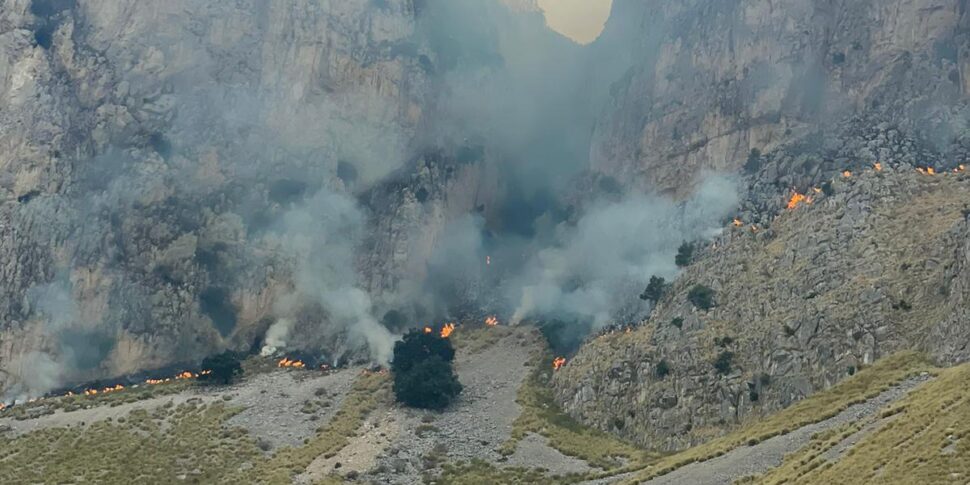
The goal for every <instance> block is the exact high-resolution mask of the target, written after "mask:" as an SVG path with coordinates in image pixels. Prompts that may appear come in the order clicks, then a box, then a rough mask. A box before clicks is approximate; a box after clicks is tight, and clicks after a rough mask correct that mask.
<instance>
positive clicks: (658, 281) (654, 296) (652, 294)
mask: <svg viewBox="0 0 970 485" xmlns="http://www.w3.org/2000/svg"><path fill="white" fill-rule="evenodd" d="M667 287H668V285H667V281H666V280H664V279H663V278H661V277H659V276H651V277H650V283H648V284H647V288H646V289H645V290H643V293H641V294H640V299H641V300H644V301H652V302H654V303H657V302H658V301H660V298H662V297H663V295H664V293H665V292H666V291H667Z"/></svg>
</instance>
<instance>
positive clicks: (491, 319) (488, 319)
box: [485, 315, 498, 327]
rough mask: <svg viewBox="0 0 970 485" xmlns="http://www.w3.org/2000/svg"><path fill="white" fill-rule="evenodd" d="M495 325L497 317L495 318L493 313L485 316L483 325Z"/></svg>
mask: <svg viewBox="0 0 970 485" xmlns="http://www.w3.org/2000/svg"><path fill="white" fill-rule="evenodd" d="M496 325H498V318H496V317H495V315H489V316H487V317H485V326H486V327H494V326H496Z"/></svg>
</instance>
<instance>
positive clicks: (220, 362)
mask: <svg viewBox="0 0 970 485" xmlns="http://www.w3.org/2000/svg"><path fill="white" fill-rule="evenodd" d="M202 369H204V370H208V371H211V372H209V373H208V374H203V375H201V376H199V380H200V381H202V382H207V383H214V384H229V383H230V382H232V381H233V379H235V378H236V377H237V376H240V375H242V373H243V368H242V364H241V363H240V362H239V357H238V356H237V355H236V353H235V352H232V351H230V350H227V351H225V352H223V353H221V354H218V355H213V356H211V357H206V358H205V359H203V360H202Z"/></svg>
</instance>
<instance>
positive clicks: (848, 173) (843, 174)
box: [842, 170, 852, 178]
mask: <svg viewBox="0 0 970 485" xmlns="http://www.w3.org/2000/svg"><path fill="white" fill-rule="evenodd" d="M842 176H843V177H845V178H849V177H851V176H852V172H850V171H848V170H845V171H843V172H842Z"/></svg>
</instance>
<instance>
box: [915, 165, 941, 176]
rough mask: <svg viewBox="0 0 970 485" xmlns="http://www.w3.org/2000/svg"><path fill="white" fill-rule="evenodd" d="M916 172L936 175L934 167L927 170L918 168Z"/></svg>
mask: <svg viewBox="0 0 970 485" xmlns="http://www.w3.org/2000/svg"><path fill="white" fill-rule="evenodd" d="M916 171H917V172H919V173H921V174H923V175H936V169H935V168H933V167H926V168H925V169H924V168H922V167H916Z"/></svg>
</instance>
